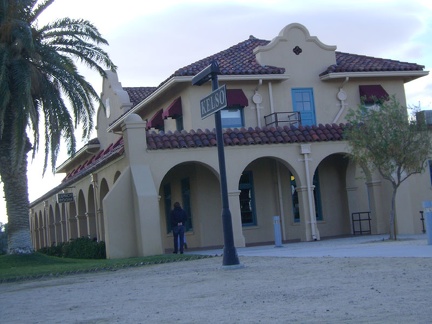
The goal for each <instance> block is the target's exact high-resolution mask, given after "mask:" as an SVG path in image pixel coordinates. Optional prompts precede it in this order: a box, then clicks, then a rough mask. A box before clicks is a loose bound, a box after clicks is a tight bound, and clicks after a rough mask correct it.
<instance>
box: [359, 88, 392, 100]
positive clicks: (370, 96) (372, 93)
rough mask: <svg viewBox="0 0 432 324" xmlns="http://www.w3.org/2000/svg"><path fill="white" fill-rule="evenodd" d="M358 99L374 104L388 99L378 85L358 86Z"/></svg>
mask: <svg viewBox="0 0 432 324" xmlns="http://www.w3.org/2000/svg"><path fill="white" fill-rule="evenodd" d="M359 90H360V99H361V100H363V101H364V102H365V103H374V102H376V101H377V100H384V101H385V100H388V99H389V98H390V97H389V95H388V93H387V92H386V91H385V90H384V88H383V87H382V86H381V85H379V84H375V85H361V86H359Z"/></svg>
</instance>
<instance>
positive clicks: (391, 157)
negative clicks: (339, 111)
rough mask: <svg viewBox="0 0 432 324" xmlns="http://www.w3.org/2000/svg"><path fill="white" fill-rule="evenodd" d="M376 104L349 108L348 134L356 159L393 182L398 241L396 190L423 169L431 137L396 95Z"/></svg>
mask: <svg viewBox="0 0 432 324" xmlns="http://www.w3.org/2000/svg"><path fill="white" fill-rule="evenodd" d="M375 107H376V109H368V108H366V107H365V106H364V105H361V106H360V109H356V110H353V109H352V110H350V111H349V113H348V116H347V120H348V122H349V124H350V126H349V127H347V129H346V132H345V135H346V138H347V140H348V141H349V144H350V148H351V153H352V156H353V158H354V160H355V161H356V162H358V163H359V164H360V165H364V166H367V167H368V168H369V169H370V170H371V171H373V170H377V171H378V172H379V174H380V175H381V176H382V178H383V179H384V180H387V181H389V182H390V183H391V185H392V188H393V192H392V198H391V211H390V215H389V216H390V217H389V221H390V224H389V225H390V239H391V240H396V228H395V217H396V194H397V190H398V188H399V186H400V185H401V184H402V182H404V181H405V180H406V179H408V178H409V177H410V176H412V175H413V174H418V173H422V172H423V171H424V169H425V167H426V165H427V161H428V159H429V158H430V156H431V153H432V136H431V131H430V130H429V129H428V127H427V125H426V124H425V123H417V122H416V121H414V120H412V119H411V120H410V119H409V118H408V114H407V109H406V107H404V106H402V105H401V104H400V103H399V102H398V101H397V100H396V98H395V97H394V96H393V97H391V98H390V99H389V100H388V101H385V102H383V103H381V104H379V105H376V106H375Z"/></svg>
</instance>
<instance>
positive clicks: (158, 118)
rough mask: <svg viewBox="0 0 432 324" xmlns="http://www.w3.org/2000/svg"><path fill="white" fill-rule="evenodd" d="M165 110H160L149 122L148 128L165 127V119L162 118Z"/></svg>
mask: <svg viewBox="0 0 432 324" xmlns="http://www.w3.org/2000/svg"><path fill="white" fill-rule="evenodd" d="M162 113H163V110H162V109H161V110H159V111H158V112H157V113H156V114H154V116H153V117H152V118H150V119H149V120H148V121H147V128H152V127H153V128H158V127H161V126H163V124H164V122H163V117H162Z"/></svg>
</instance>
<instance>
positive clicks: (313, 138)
mask: <svg viewBox="0 0 432 324" xmlns="http://www.w3.org/2000/svg"><path fill="white" fill-rule="evenodd" d="M344 128H345V125H344V124H339V125H337V124H332V125H329V124H327V125H322V124H320V125H318V126H299V127H295V126H284V127H262V128H259V127H255V128H253V127H249V128H240V129H239V128H234V129H231V128H228V129H226V130H224V132H223V137H224V144H225V146H242V145H265V144H290V143H303V142H304V143H307V142H323V141H341V140H342V139H343V130H344ZM216 145H217V143H216V133H215V131H214V130H212V131H210V130H208V129H206V130H204V131H203V130H201V129H198V130H196V131H194V130H191V131H190V132H186V131H181V132H178V131H176V132H167V133H163V132H161V133H157V132H149V133H148V134H147V148H148V149H149V150H163V149H178V148H180V149H181V148H195V147H211V146H216Z"/></svg>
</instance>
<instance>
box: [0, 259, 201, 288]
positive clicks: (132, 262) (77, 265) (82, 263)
mask: <svg viewBox="0 0 432 324" xmlns="http://www.w3.org/2000/svg"><path fill="white" fill-rule="evenodd" d="M208 257H209V256H204V255H186V254H178V255H172V254H166V255H165V254H162V255H155V256H149V257H141V258H128V259H68V258H59V257H53V256H47V255H45V254H42V253H37V252H35V253H33V254H29V255H0V283H2V282H11V281H19V280H28V279H36V278H41V277H49V276H60V275H68V274H77V273H85V272H96V271H107V270H117V269H121V268H127V267H135V266H145V265H151V264H160V263H168V262H179V261H189V260H198V259H203V258H208Z"/></svg>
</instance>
